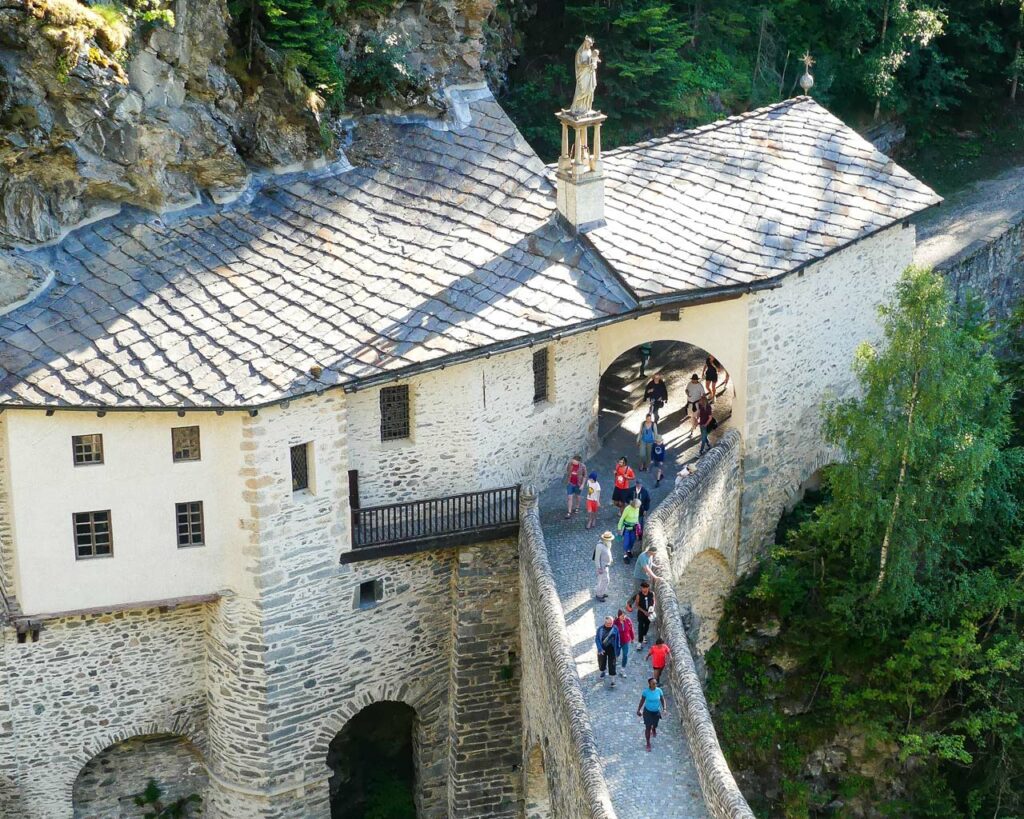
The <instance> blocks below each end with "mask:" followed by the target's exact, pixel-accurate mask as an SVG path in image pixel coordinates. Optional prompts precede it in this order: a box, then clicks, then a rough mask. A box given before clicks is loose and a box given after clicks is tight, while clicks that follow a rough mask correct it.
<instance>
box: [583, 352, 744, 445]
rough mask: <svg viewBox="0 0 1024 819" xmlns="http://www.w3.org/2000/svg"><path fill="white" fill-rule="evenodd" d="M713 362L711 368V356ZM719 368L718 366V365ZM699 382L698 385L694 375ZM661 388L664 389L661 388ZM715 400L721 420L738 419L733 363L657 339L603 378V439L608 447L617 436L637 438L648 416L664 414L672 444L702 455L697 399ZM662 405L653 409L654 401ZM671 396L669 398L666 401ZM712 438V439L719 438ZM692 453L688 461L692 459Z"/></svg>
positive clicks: (625, 356) (662, 425)
mask: <svg viewBox="0 0 1024 819" xmlns="http://www.w3.org/2000/svg"><path fill="white" fill-rule="evenodd" d="M709 357H711V358H712V359H713V363H712V366H711V367H707V366H706V365H707V362H708V358H709ZM716 364H717V366H715V365H716ZM694 375H696V376H697V381H696V382H692V376H694ZM659 385H660V386H659ZM712 386H713V387H714V391H715V398H714V401H713V402H712V409H713V414H714V417H715V419H716V422H717V423H718V424H719V425H721V424H724V423H725V422H726V421H727V420H728V419H729V417H730V416H731V415H732V396H733V394H734V390H733V384H732V381H731V377H730V376H729V372H728V362H721V361H719V360H718V359H717V358H715V357H714V356H713V355H712V354H711V353H709V352H708V351H707V350H705V349H703V348H701V347H697V346H694V345H693V344H688V343H686V342H683V341H653V342H650V343H648V344H640V345H637V346H635V347H633V348H631V349H629V350H627V351H626V352H624V353H622V354H621V355H620V356H619V357H618V358H616V359H615V360H614V361H613V362H612V363H611V364H610V365H609V366H608V368H607V369H606V370H605V371H604V372H603V373H602V374H601V380H600V383H599V387H598V400H597V404H598V437H599V439H600V441H601V443H602V444H605V443H607V442H609V441H611V440H612V439H613V438H614V437H618V438H623V439H625V438H626V437H627V436H628V435H632V436H636V434H637V432H638V431H639V430H640V426H641V424H642V423H643V421H644V418H645V416H646V415H647V413H648V412H653V411H656V412H657V414H658V418H657V421H658V430H659V432H661V433H662V434H663V436H664V437H665V443H666V445H667V446H668V447H669V448H670V449H671V450H674V452H675V454H676V455H678V454H679V452H680V451H687V452H689V450H690V449H692V450H693V452H692V453H690V455H696V454H697V449H698V448H699V446H700V434H699V430H697V429H696V428H695V425H694V416H695V412H694V410H693V406H694V405H693V402H692V401H691V400H690V399H691V398H692V399H693V401H695V400H696V399H697V397H698V396H700V395H702V394H706V395H707V396H709V397H710V395H711V388H712ZM655 396H657V397H658V406H657V407H655V406H652V403H651V399H652V397H655ZM666 396H667V400H665V397H666ZM714 437H715V436H714V435H712V440H714ZM690 455H688V457H690Z"/></svg>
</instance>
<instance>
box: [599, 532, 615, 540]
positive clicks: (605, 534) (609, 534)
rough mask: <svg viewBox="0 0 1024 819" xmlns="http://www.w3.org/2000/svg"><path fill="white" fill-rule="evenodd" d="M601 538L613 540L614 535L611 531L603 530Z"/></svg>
mask: <svg viewBox="0 0 1024 819" xmlns="http://www.w3.org/2000/svg"><path fill="white" fill-rule="evenodd" d="M601 540H615V535H613V534H612V533H611V532H605V533H604V534H603V535H601Z"/></svg>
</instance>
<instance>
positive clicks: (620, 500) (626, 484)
mask: <svg viewBox="0 0 1024 819" xmlns="http://www.w3.org/2000/svg"><path fill="white" fill-rule="evenodd" d="M634 480H636V473H635V472H634V471H633V469H632V468H631V467H630V465H629V461H627V460H626V459H625V458H619V462H618V464H616V466H615V488H614V489H613V490H612V503H614V504H615V508H616V509H618V510H619V511H620V512H621V511H622V510H623V509H624V508H625V507H626V504H627V503H629V502H630V501H631V500H632V499H633V492H632V490H633V481H634Z"/></svg>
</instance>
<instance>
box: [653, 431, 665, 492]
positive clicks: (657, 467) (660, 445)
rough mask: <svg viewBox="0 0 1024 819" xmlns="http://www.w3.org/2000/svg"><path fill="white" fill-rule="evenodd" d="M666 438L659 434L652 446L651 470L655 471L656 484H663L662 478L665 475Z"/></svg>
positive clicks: (656, 485)
mask: <svg viewBox="0 0 1024 819" xmlns="http://www.w3.org/2000/svg"><path fill="white" fill-rule="evenodd" d="M666 454H667V451H666V449H665V438H664V436H662V435H659V436H658V437H657V438H655V439H654V446H652V447H651V471H652V472H654V486H655V488H657V487H658V486H661V480H662V478H664V477H665V455H666Z"/></svg>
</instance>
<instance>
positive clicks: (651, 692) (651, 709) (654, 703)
mask: <svg viewBox="0 0 1024 819" xmlns="http://www.w3.org/2000/svg"><path fill="white" fill-rule="evenodd" d="M636 715H637V716H638V717H643V720H644V741H645V742H646V743H647V750H648V751H650V750H651V737H656V736H658V723H659V722H660V721H661V718H662V717H663V716H667V710H666V708H665V692H663V691H662V690H661V688H660V687H659V686H658V681H657V680H656V679H655V678H654V677H650V678H649V679H648V680H647V687H646V688H645V689H644V690H643V691H642V692H641V693H640V704H639V705H637V707H636Z"/></svg>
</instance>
